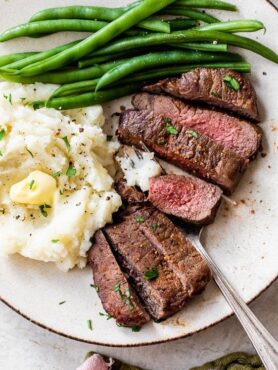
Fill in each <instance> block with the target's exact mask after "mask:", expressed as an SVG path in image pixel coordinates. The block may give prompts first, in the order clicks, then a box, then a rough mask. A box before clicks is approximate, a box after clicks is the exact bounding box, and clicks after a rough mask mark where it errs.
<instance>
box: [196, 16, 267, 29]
mask: <svg viewBox="0 0 278 370" xmlns="http://www.w3.org/2000/svg"><path fill="white" fill-rule="evenodd" d="M198 29H199V30H201V31H222V32H255V31H259V30H262V29H265V25H264V24H263V23H262V22H260V21H257V20H253V19H245V20H238V21H236V20H235V21H228V22H220V23H213V24H208V25H205V26H201V27H199V28H198Z"/></svg>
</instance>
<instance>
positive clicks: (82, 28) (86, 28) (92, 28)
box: [0, 19, 108, 42]
mask: <svg viewBox="0 0 278 370" xmlns="http://www.w3.org/2000/svg"><path fill="white" fill-rule="evenodd" d="M107 24H108V23H107V22H101V21H87V20H82V19H59V20H47V21H38V22H32V23H25V24H21V25H19V26H16V27H13V28H10V29H8V30H7V31H5V32H3V33H2V34H1V35H0V42H4V41H8V40H12V39H15V38H17V37H23V36H30V35H37V34H44V33H46V34H51V33H56V32H61V31H76V32H96V31H99V30H100V29H102V28H103V27H105V26H106V25H107Z"/></svg>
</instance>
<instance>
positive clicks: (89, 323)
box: [87, 320, 93, 330]
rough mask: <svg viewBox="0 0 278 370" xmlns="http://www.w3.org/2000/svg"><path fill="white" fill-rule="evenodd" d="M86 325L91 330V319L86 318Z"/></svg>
mask: <svg viewBox="0 0 278 370" xmlns="http://www.w3.org/2000/svg"><path fill="white" fill-rule="evenodd" d="M87 326H88V328H89V329H90V330H93V322H92V320H87Z"/></svg>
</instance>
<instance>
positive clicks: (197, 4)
mask: <svg viewBox="0 0 278 370" xmlns="http://www.w3.org/2000/svg"><path fill="white" fill-rule="evenodd" d="M174 6H179V7H184V8H187V7H188V8H205V9H219V10H230V11H236V10H237V7H236V6H235V5H234V4H231V3H227V2H225V1H220V0H177V1H176V2H175V3H174Z"/></svg>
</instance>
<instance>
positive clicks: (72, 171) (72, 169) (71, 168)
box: [66, 165, 76, 177]
mask: <svg viewBox="0 0 278 370" xmlns="http://www.w3.org/2000/svg"><path fill="white" fill-rule="evenodd" d="M66 175H67V176H68V177H74V176H75V175H76V168H75V167H74V166H73V165H70V166H69V168H68V169H67V172H66Z"/></svg>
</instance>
